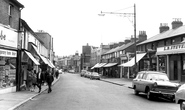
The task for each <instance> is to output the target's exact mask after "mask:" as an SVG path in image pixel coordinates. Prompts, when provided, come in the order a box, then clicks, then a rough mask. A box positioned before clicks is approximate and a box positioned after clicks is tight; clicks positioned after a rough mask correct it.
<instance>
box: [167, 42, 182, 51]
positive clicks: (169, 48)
mask: <svg viewBox="0 0 185 110" xmlns="http://www.w3.org/2000/svg"><path fill="white" fill-rule="evenodd" d="M174 49H185V44H178V45H171V46H165V47H164V51H165V50H174Z"/></svg>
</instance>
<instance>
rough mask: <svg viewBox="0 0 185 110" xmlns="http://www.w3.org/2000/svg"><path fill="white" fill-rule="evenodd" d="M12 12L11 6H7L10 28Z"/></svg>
mask: <svg viewBox="0 0 185 110" xmlns="http://www.w3.org/2000/svg"><path fill="white" fill-rule="evenodd" d="M12 11H13V5H11V4H9V6H8V15H9V18H8V19H9V25H10V26H11V23H12Z"/></svg>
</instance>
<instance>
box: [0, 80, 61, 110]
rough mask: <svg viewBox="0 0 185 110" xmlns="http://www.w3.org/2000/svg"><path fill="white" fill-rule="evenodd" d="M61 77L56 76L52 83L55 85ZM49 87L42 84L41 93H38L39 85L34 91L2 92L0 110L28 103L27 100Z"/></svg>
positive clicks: (10, 109) (12, 109) (11, 108)
mask: <svg viewBox="0 0 185 110" xmlns="http://www.w3.org/2000/svg"><path fill="white" fill-rule="evenodd" d="M59 79H60V77H58V79H56V78H54V82H53V83H52V85H54V84H55V83H56V82H57V81H58V80H59ZM47 89H48V86H47V85H42V90H41V92H40V93H38V91H39V89H38V87H35V90H34V92H31V91H18V92H11V93H5V94H0V110H14V109H16V108H17V107H19V106H21V105H22V104H24V103H26V102H27V101H29V100H32V99H33V98H34V97H36V96H38V95H40V94H41V93H42V92H44V91H46V90H47Z"/></svg>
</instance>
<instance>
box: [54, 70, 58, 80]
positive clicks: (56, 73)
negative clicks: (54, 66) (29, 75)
mask: <svg viewBox="0 0 185 110" xmlns="http://www.w3.org/2000/svg"><path fill="white" fill-rule="evenodd" d="M55 75H56V78H57V79H58V75H59V71H58V70H56V72H55Z"/></svg>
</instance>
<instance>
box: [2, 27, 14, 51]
mask: <svg viewBox="0 0 185 110" xmlns="http://www.w3.org/2000/svg"><path fill="white" fill-rule="evenodd" d="M17 43H18V33H17V32H15V31H14V30H12V29H8V28H5V27H3V26H0V44H1V45H4V46H9V47H14V48H17Z"/></svg>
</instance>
